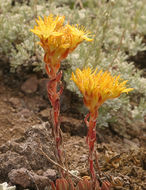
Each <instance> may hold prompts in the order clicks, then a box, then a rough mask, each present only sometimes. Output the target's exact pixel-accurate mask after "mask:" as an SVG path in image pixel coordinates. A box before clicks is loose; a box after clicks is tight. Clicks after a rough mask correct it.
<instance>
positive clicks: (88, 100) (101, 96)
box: [71, 67, 133, 185]
mask: <svg viewBox="0 0 146 190" xmlns="http://www.w3.org/2000/svg"><path fill="white" fill-rule="evenodd" d="M71 79H72V80H73V81H74V82H75V84H76V85H77V87H78V88H79V90H80V92H81V93H82V95H83V99H84V104H85V105H86V107H87V108H88V110H89V113H88V114H87V115H86V117H85V123H86V125H87V127H88V134H87V143H88V146H89V166H90V173H91V179H92V181H93V185H94V184H96V174H95V170H94V163H93V156H94V143H95V141H96V120H97V117H98V110H99V107H100V106H101V105H102V104H103V103H104V102H105V101H106V100H108V99H114V98H117V97H119V96H120V95H121V93H125V92H126V93H128V92H130V91H132V90H133V88H127V87H126V83H127V80H126V81H122V79H121V78H120V75H118V76H112V75H111V74H110V72H108V71H106V72H103V71H102V70H101V71H99V72H98V73H97V69H95V70H94V71H93V70H92V69H91V68H90V67H88V68H85V69H83V70H80V69H78V68H77V69H76V73H75V74H74V73H72V77H71ZM106 183H107V182H104V183H103V184H106Z"/></svg>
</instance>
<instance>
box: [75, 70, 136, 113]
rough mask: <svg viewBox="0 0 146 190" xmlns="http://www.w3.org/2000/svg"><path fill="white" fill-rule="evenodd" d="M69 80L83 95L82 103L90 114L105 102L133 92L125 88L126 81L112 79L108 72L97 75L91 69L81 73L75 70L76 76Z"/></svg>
mask: <svg viewBox="0 0 146 190" xmlns="http://www.w3.org/2000/svg"><path fill="white" fill-rule="evenodd" d="M71 79H72V80H73V81H74V82H75V83H76V85H77V86H78V88H79V90H80V92H81V93H82V94H83V97H84V103H85V105H86V106H87V107H88V109H89V110H90V112H93V111H94V110H95V109H96V110H97V109H98V108H99V107H100V106H101V104H103V103H104V102H105V101H106V100H108V99H112V98H116V97H118V96H120V94H121V93H124V92H127V93H128V92H129V91H132V90H133V88H126V83H127V80H126V81H122V79H121V78H120V76H114V77H113V76H111V74H110V73H109V72H108V71H106V72H102V71H99V72H98V73H97V69H96V70H95V71H94V72H93V71H92V69H91V68H86V69H83V70H82V71H81V70H80V69H76V75H75V74H74V73H72V77H71Z"/></svg>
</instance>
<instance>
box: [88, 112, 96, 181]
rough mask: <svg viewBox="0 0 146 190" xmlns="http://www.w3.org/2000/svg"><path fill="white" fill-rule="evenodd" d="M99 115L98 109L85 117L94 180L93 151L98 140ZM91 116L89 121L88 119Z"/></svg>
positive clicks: (93, 179) (93, 178)
mask: <svg viewBox="0 0 146 190" xmlns="http://www.w3.org/2000/svg"><path fill="white" fill-rule="evenodd" d="M97 116H98V111H95V112H94V113H89V114H87V115H86V117H85V123H86V125H87V127H88V134H87V139H86V141H87V143H88V146H89V166H90V172H91V178H92V181H93V182H95V180H96V177H95V170H94V164H93V153H94V143H95V141H96V119H97ZM88 118H89V121H88Z"/></svg>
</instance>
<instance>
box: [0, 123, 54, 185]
mask: <svg viewBox="0 0 146 190" xmlns="http://www.w3.org/2000/svg"><path fill="white" fill-rule="evenodd" d="M48 139H49V140H48ZM39 146H42V148H43V150H44V152H45V153H46V154H47V155H48V156H49V157H50V158H52V159H54V154H53V147H52V131H51V128H50V125H49V123H47V122H46V123H42V124H37V125H34V126H32V127H30V128H29V129H28V130H27V131H26V132H25V133H24V135H23V137H21V138H19V139H16V140H13V141H9V142H7V143H6V144H4V145H3V146H0V182H1V181H3V180H7V179H8V173H9V172H11V170H12V169H18V168H22V167H23V168H26V169H28V170H30V169H31V170H34V171H37V170H43V171H46V169H47V168H52V167H53V165H52V164H51V163H50V162H49V161H48V160H47V158H46V157H44V156H43V155H42V153H41V151H39Z"/></svg>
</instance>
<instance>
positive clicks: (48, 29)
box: [31, 15, 92, 64]
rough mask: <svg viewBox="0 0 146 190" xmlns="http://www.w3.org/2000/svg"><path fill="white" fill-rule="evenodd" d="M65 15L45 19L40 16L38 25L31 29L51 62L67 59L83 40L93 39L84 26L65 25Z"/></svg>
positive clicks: (50, 16)
mask: <svg viewBox="0 0 146 190" xmlns="http://www.w3.org/2000/svg"><path fill="white" fill-rule="evenodd" d="M64 20H65V17H64V16H56V17H54V16H53V15H49V16H48V17H46V16H45V17H44V20H43V19H41V18H40V17H39V19H38V20H36V22H37V24H38V25H37V26H35V27H34V29H31V32H33V33H35V34H36V35H37V36H38V37H39V38H40V42H39V44H40V45H41V46H42V47H43V49H44V50H45V53H47V54H48V55H47V57H48V58H49V60H50V62H51V64H56V63H57V62H60V61H61V60H62V59H65V58H66V57H67V55H68V53H71V52H72V51H73V50H74V49H75V48H76V47H77V46H78V44H80V43H81V42H82V41H84V40H86V41H92V39H90V38H88V35H89V34H90V33H89V32H86V31H85V29H84V28H83V27H81V28H79V27H78V26H77V27H75V26H71V25H69V24H67V25H64Z"/></svg>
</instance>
